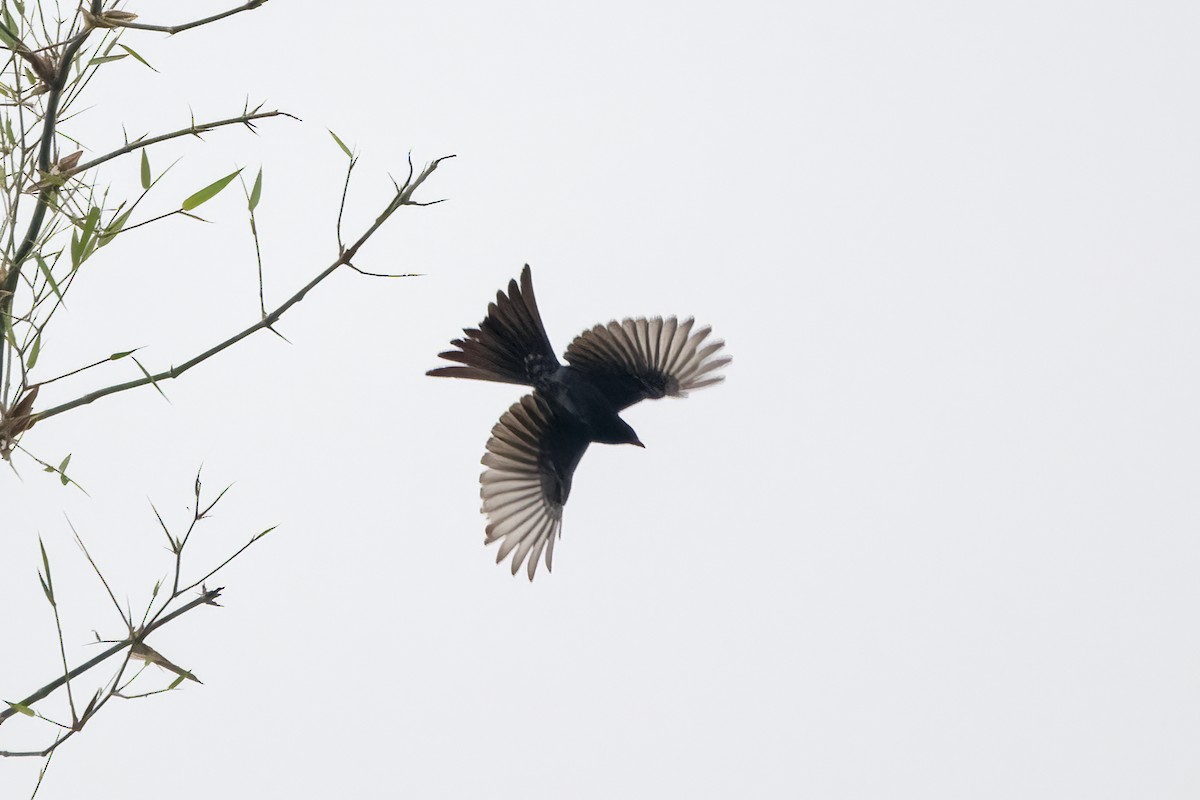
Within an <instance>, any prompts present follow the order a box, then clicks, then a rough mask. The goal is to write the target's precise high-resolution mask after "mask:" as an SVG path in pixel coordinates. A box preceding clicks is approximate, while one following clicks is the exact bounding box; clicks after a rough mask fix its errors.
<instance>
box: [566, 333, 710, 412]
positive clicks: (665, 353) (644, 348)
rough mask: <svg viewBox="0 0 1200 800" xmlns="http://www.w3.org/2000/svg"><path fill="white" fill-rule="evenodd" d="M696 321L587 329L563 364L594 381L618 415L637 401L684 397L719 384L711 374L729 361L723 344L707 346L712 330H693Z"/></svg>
mask: <svg viewBox="0 0 1200 800" xmlns="http://www.w3.org/2000/svg"><path fill="white" fill-rule="evenodd" d="M694 324H695V320H693V319H691V318H690V317H689V318H688V319H685V320H684V321H682V322H680V321H679V320H677V319H676V318H675V317H668V318H667V319H665V320H664V319H663V318H662V317H654V318H653V319H645V318H638V319H626V320H622V321H621V322H610V323H608V324H607V325H597V326H596V327H594V328H592V329H591V330H586V331H584V332H583V333H581V334H580V335H579V336H577V337H576V338H575V341H573V342H571V345H570V347H568V348H567V352H566V359H567V361H568V362H570V364H571V366H572V367H574V368H575V369H578V370H580V371H581V372H586V373H588V374H590V375H592V376H594V377H596V378H597V379H598V380H597V381H596V382H595V383H596V385H597V386H598V387H599V388H600V390H601V391H602V392H603V393H604V394H605V396H607V398H608V400H609V402H611V403H612V404H613V405H614V406H615V407H616V408H617V409H618V410H619V409H622V408H626V407H628V406H631V405H633V404H634V403H636V402H638V401H640V400H646V399H657V398H660V397H666V396H672V397H683V396H685V395H686V394H687V393H688V392H689V391H691V390H692V389H699V388H701V387H703V386H709V385H711V384H714V383H718V382H720V381H722V380H724V378H723V377H722V376H720V375H713V374H712V373H713V371H714V370H716V369H717V368H718V367H721V366H723V365H725V364H728V363H729V362H730V361H731V360H732V359H731V358H729V357H728V356H718V355H717V354H718V353H719V352H720V350H721V348H722V347H724V346H725V343H724V342H722V341H720V340H719V339H718V340H713V341H711V342H709V343H708V344H705V343H704V340H705V339H706V338H707V337H708V334H709V332H710V330H711V329H710V328H708V327H707V326H706V327H703V328H699V329H697V330H695V331H693V330H692V327H693V325H694Z"/></svg>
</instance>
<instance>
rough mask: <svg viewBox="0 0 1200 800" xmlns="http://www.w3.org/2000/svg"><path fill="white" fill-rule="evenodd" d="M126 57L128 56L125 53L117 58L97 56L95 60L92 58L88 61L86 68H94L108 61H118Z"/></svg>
mask: <svg viewBox="0 0 1200 800" xmlns="http://www.w3.org/2000/svg"><path fill="white" fill-rule="evenodd" d="M128 57H129V56H128V54H126V53H122V54H121V55H119V56H98V57H96V58H93V59H92V60H91V61H89V62H88V66H89V67H92V66H95V65H96V64H107V63H108V62H110V61H120V60H121V59H122V58H128Z"/></svg>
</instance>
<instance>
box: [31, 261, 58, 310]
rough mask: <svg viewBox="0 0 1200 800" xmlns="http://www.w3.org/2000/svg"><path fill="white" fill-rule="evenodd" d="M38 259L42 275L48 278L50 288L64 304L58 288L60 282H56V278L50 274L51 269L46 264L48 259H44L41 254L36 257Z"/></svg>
mask: <svg viewBox="0 0 1200 800" xmlns="http://www.w3.org/2000/svg"><path fill="white" fill-rule="evenodd" d="M34 258H35V259H37V263H38V269H40V270H41V271H42V275H44V276H46V283H48V284H50V288H51V289H53V290H54V294H55V296H56V297H58V300H59V302H62V299H63V296H62V292H61V291H60V290H59V288H58V281H56V280H54V276H53V275H51V274H50V267H49V266H48V265H47V264H46V259H44V258H42V254H41V253H37V254H35V255H34Z"/></svg>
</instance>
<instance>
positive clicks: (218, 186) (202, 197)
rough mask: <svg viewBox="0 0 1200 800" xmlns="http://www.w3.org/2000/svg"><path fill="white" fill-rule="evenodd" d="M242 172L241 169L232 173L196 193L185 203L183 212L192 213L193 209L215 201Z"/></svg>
mask: <svg viewBox="0 0 1200 800" xmlns="http://www.w3.org/2000/svg"><path fill="white" fill-rule="evenodd" d="M241 172H242V171H241V170H240V169H239V170H237V172H231V173H229V174H228V175H226V176H225V177H224V178H221V179H220V180H218V181H213V182H212V183H210V184H209V185H208V186H205V187H204V188H203V189H201V190H200V191H198V192H196V193H195V194H194V195H192V196H191V197H189V198H188V199H186V200H184V201H183V206H182V208H183V210H184V211H191V210H192V209H193V208H196V207H197V206H199V205H201V204H202V203H205V202H207V201H209V200H211V199H213V198H214V197H216V196H217V195H218V194H219V193H220V191H221V190H222V189H224V188H225V187H226V186H228V185H229V183H230V181H232V180H233V179H234V178H236V177H237V176H238V175H239V174H241Z"/></svg>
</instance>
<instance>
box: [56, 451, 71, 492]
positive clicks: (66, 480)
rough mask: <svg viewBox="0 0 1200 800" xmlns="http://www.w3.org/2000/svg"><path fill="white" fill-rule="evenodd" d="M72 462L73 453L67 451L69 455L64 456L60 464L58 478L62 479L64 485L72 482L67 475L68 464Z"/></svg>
mask: <svg viewBox="0 0 1200 800" xmlns="http://www.w3.org/2000/svg"><path fill="white" fill-rule="evenodd" d="M70 463H71V454H70V453H67V457H66V458H64V459H63V460H62V463H61V464H59V465H58V479H59V480H60V481H62V485H63V486H66V485H67V484H68V483H70V482H71V479H70V478H68V477H67V464H70Z"/></svg>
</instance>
